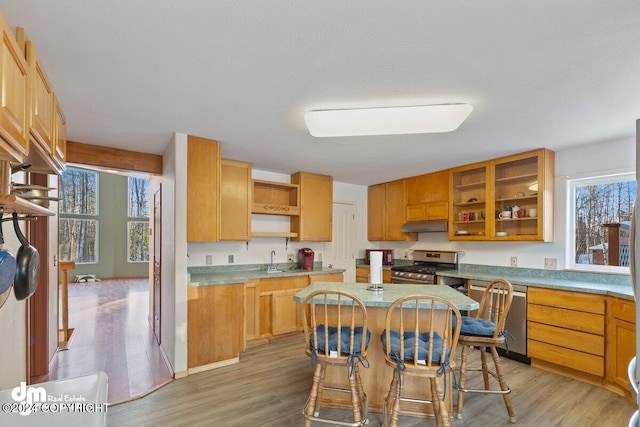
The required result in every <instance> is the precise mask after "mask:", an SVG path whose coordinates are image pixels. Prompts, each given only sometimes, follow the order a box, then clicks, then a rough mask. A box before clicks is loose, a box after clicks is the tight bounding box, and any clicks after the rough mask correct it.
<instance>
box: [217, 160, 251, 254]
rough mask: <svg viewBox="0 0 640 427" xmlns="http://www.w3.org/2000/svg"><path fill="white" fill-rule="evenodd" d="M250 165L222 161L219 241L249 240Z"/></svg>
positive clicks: (233, 161)
mask: <svg viewBox="0 0 640 427" xmlns="http://www.w3.org/2000/svg"><path fill="white" fill-rule="evenodd" d="M252 192H253V182H252V181H251V163H245V162H238V161H235V160H227V159H222V165H221V170H220V240H244V241H248V240H251V200H252Z"/></svg>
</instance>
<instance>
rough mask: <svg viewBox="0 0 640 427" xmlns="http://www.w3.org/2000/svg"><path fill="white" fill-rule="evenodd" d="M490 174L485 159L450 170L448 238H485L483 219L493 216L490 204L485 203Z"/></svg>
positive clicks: (486, 230) (486, 234)
mask: <svg viewBox="0 0 640 427" xmlns="http://www.w3.org/2000/svg"><path fill="white" fill-rule="evenodd" d="M490 173H491V169H490V164H489V163H487V162H483V163H475V164H473V165H467V166H461V167H459V168H453V169H451V170H450V176H451V178H450V181H451V193H450V195H449V199H450V202H451V203H450V204H451V207H450V209H449V240H487V236H488V235H489V232H490V227H489V224H490V222H489V221H488V220H487V218H490V217H491V216H492V215H493V209H492V205H491V204H488V203H487V200H491V198H492V195H491V192H490V188H489V187H488V182H491V180H490Z"/></svg>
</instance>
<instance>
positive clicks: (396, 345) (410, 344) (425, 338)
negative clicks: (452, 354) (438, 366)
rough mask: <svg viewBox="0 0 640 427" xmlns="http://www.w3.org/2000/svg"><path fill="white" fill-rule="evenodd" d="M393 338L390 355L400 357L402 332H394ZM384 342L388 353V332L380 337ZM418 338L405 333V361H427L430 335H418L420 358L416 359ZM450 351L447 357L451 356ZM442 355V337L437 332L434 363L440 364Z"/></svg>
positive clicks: (435, 334) (434, 339)
mask: <svg viewBox="0 0 640 427" xmlns="http://www.w3.org/2000/svg"><path fill="white" fill-rule="evenodd" d="M389 335H390V336H391V350H390V353H394V354H396V355H397V356H398V357H400V332H398V331H394V330H392V331H391V332H390V334H389ZM380 339H381V340H382V348H383V350H384V351H385V353H386V351H387V332H386V330H384V331H382V335H381V336H380ZM415 340H416V336H415V334H414V333H413V332H408V331H405V333H404V360H425V361H426V360H427V354H428V352H429V333H428V332H425V333H422V334H418V340H419V342H418V358H417V359H414V352H413V348H414V344H415ZM448 353H449V349H447V354H446V356H447V357H448V356H449V354H448ZM441 355H442V337H441V336H440V334H438V333H437V332H434V334H433V354H431V361H432V362H439V361H440V356H441Z"/></svg>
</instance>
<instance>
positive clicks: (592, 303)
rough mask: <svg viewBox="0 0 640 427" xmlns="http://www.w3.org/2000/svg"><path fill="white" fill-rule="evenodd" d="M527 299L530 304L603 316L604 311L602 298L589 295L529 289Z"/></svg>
mask: <svg viewBox="0 0 640 427" xmlns="http://www.w3.org/2000/svg"><path fill="white" fill-rule="evenodd" d="M527 298H528V300H529V303H530V304H539V305H548V306H551V307H558V308H567V309H569V310H578V311H586V312H589V313H598V314H604V309H605V304H604V298H603V297H602V296H599V295H589V294H585V293H581V292H571V291H555V290H554V291H550V290H545V289H540V288H534V287H530V288H529V290H528V293H527Z"/></svg>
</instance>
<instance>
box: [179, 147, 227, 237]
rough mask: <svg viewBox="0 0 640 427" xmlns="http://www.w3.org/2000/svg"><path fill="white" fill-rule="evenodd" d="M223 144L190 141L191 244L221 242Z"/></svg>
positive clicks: (189, 219) (188, 185)
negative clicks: (221, 145)
mask: <svg viewBox="0 0 640 427" xmlns="http://www.w3.org/2000/svg"><path fill="white" fill-rule="evenodd" d="M220 162H221V159H220V144H219V143H218V142H217V141H212V140H209V139H204V138H199V137H196V136H191V135H189V136H188V137H187V241H189V242H216V241H218V240H220V237H219V236H220V233H219V225H220V222H219V218H220V199H219V196H220Z"/></svg>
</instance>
